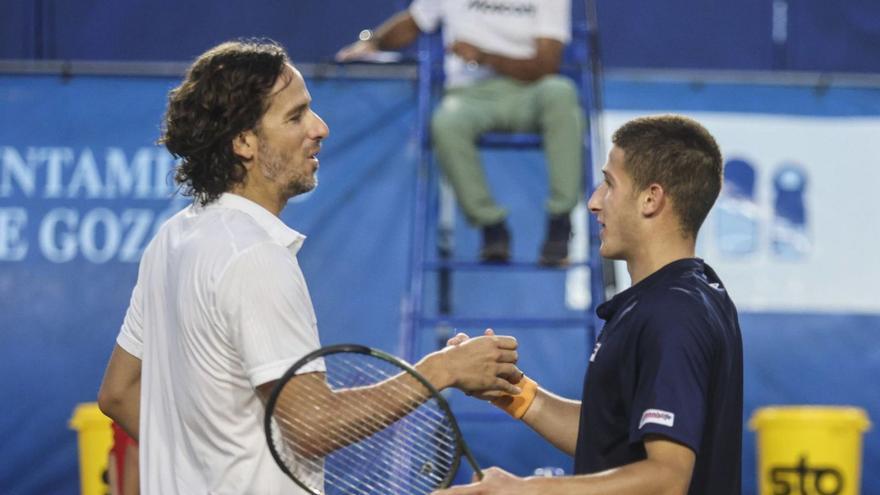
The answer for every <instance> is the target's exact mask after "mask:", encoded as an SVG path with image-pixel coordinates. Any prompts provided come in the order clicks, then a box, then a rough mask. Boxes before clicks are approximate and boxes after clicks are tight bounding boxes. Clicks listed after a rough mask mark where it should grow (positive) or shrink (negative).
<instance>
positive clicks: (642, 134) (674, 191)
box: [611, 115, 723, 238]
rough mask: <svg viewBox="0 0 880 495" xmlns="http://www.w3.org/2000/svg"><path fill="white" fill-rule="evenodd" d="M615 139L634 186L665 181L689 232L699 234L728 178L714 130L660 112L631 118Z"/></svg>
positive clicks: (661, 183) (666, 187) (643, 187)
mask: <svg viewBox="0 0 880 495" xmlns="http://www.w3.org/2000/svg"><path fill="white" fill-rule="evenodd" d="M611 141H612V142H613V143H614V144H615V145H616V146H617V147H618V148H621V149H622V150H623V152H624V164H625V168H626V170H627V172H628V173H629V174H630V176H631V177H632V179H633V184H634V190H635V191H642V190H644V189H645V188H647V187H648V186H650V185H651V184H660V186H662V187H663V190H664V191H665V192H666V194H668V195H669V197H670V198H672V206H673V210H674V211H675V212H676V213H677V214H678V218H679V220H680V222H681V227H682V231H683V233H684V234H685V235H687V236H692V237H694V238H696V236H697V232H699V230H700V226H701V225H702V224H703V221H704V220H705V219H706V216H707V215H708V214H709V210H710V209H711V208H712V205H713V204H715V200H716V199H717V198H718V193H719V192H720V191H721V182H722V176H723V162H722V158H721V150H720V149H719V148H718V143H716V142H715V138H713V137H712V135H711V134H709V131H707V130H706V128H705V127H703V126H702V125H700V124H699V123H698V122H697V121H695V120H693V119H689V118H687V117H683V116H680V115H658V116H650V117H640V118H637V119H634V120H631V121H629V122H627V123H626V124H624V125H623V126H622V127H620V129H618V130H617V131H616V132H615V133H614V136H613V137H612V138H611Z"/></svg>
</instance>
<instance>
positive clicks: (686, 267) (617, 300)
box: [596, 258, 717, 321]
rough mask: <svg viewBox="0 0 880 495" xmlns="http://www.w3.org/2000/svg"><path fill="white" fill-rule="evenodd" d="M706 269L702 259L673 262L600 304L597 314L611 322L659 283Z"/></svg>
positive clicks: (685, 259) (684, 259)
mask: <svg viewBox="0 0 880 495" xmlns="http://www.w3.org/2000/svg"><path fill="white" fill-rule="evenodd" d="M704 268H705V263H704V262H703V260H702V259H700V258H683V259H680V260H676V261H673V262H671V263H669V264H667V265H665V266H663V267H661V268H660V269H659V270H657V271H656V272H654V273H652V274H650V275H648V276H647V277H645V278H644V279H642V280H641V281H640V282H639V283H637V284H636V285H633V286H632V287H630V288H628V289H626V290H624V291H623V292H621V293H619V294H617V295H615V296H614V297H612V298H611V299H609V300H608V301H605V302H604V303H602V304H600V305H599V307H597V308H596V314H597V315H598V316H599V318H602V319H603V320H605V321H610V320H611V319H612V318H614V315H615V314H616V313H617V311H618V310H620V309H621V308H623V307H625V306H627V305H629V303H630V301H631V300H632V299H633V298H634V297H636V296H638V295H640V294H642V293H643V292H645V291H647V290H649V289H650V288H651V287H653V286H654V285H656V284H657V283H658V282H661V281H663V280H668V279H670V278H675V277H678V276H680V275H681V274H682V273H684V272H687V271H699V272H702V271H703V270H704ZM713 273H714V272H713ZM716 277H717V276H716Z"/></svg>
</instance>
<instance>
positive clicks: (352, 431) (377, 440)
mask: <svg viewBox="0 0 880 495" xmlns="http://www.w3.org/2000/svg"><path fill="white" fill-rule="evenodd" d="M324 359H325V365H326V368H327V373H326V377H323V376H320V375H317V374H312V375H301V376H298V377H297V378H296V379H297V380H300V382H298V387H299V385H301V384H303V383H306V384H307V386H306V387H304V389H303V390H304V391H305V392H304V393H300V395H308V396H310V397H300V398H299V399H298V400H301V401H305V402H307V403H308V407H309V408H310V412H311V413H312V414H315V416H312V417H311V418H309V419H304V418H303V417H300V415H298V414H296V412H295V411H284V410H282V409H280V408H276V409H275V411H274V412H273V416H274V419H275V421H277V423H279V425H278V426H280V427H279V428H273V429H272V431H273V433H276V434H277V436H276V437H275V438H273V444H274V445H275V446H276V450H277V451H278V452H280V453H282V455H281V457H282V458H283V460H284V461H285V463H286V464H287V467H288V469H290V470H291V472H293V473H294V475H295V476H296V477H297V478H299V479H300V480H301V481H307V480H308V479H310V478H309V474H310V473H314V472H320V471H322V470H323V473H324V476H323V486H320V485H321V483H320V482H317V483H315V485H317V486H312V488H313V489H315V490H317V491H319V492H321V493H327V494H363V495H366V494H414V495H418V494H425V493H429V492H431V491H433V490H434V489H435V488H437V487H438V486H440V484H441V482H442V481H444V480H445V479H446V478H447V477H448V475H449V474H450V471H451V470H452V468H453V466H454V465H455V462H456V460H457V451H456V446H457V442H456V439H455V432H454V430H453V428H452V426H451V424H450V422H449V420H448V418H447V416H446V413H445V411H444V410H443V409H441V407H440V406H439V403H438V402H437V401H436V399H433V398H429V397H431V394H430V392H429V391H428V390H427V388H426V387H424V385H422V384H421V383H419V382H418V381H417V380H415V379H414V378H412V377H409V376H406V379H405V380H396V381H387V380H388V379H389V378H392V377H394V376H396V375H398V374H399V373H400V369H399V368H397V367H396V366H394V365H391V364H389V363H386V362H385V361H383V360H380V359H377V358H374V357H372V356H369V355H364V354H336V355H330V356H326V357H325V358H324ZM303 380H314V382H312V383H308V382H303ZM325 380H326V382H325ZM383 382H384V383H383ZM377 384H379V385H378V386H377ZM368 386H369V387H373V392H374V393H371V394H370V395H369V403H364V402H363V401H361V402H360V403H358V402H356V401H345V400H343V401H341V403H340V402H339V401H338V398H339V396H337V397H336V399H335V400H333V401H331V400H329V399H327V400H323V399H320V397H322V396H327V397H329V396H328V395H327V394H321V393H318V392H317V391H315V392H310V390H315V389H312V388H311V387H323V388H327V387H329V388H330V389H331V390H333V391H336V393H337V394H340V396H341V394H345V393H347V392H350V391H351V389H357V388H360V387H368ZM379 389H381V392H379ZM298 392H299V388H298ZM426 399H427V401H426ZM340 404H341V405H340ZM358 409H359V410H358ZM364 412H367V413H369V414H364ZM401 414H402V415H401ZM329 419H332V420H333V421H332V422H333V423H336V424H344V425H346V428H333V429H332V431H326V430H322V429H321V428H320V427H319V426H316V425H320V424H322V423H324V420H329ZM276 430H277V431H276ZM292 439H297V440H292ZM297 441H298V443H299V445H300V447H301V448H299V449H297V445H296V443H297ZM308 444H323V445H329V446H330V447H331V448H332V449H334V450H332V451H331V452H330V453H329V454H327V455H326V456H324V457H314V456H307V455H302V454H301V453H300V452H305V453H308V451H309V449H308Z"/></svg>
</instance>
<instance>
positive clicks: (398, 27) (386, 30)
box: [372, 11, 421, 50]
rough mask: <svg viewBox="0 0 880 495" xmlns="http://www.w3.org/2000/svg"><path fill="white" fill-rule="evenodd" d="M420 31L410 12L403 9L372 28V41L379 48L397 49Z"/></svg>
mask: <svg viewBox="0 0 880 495" xmlns="http://www.w3.org/2000/svg"><path fill="white" fill-rule="evenodd" d="M420 33H421V31H420V30H419V26H418V25H417V24H416V22H415V20H413V18H412V16H411V15H410V13H409V12H408V11H403V12H399V13H397V14H396V15H394V16H393V17H391V18H390V19H388V20H387V21H385V22H383V23H382V25H380V26H379V27H377V28H376V29H375V30H373V39H372V42H373V44H375V46H376V48H378V49H379V50H399V49H401V48H403V47H405V46H408V45H409V44H411V43H412V42H413V41H415V40H416V38H418V37H419V34H420Z"/></svg>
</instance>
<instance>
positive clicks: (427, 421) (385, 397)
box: [275, 377, 455, 449]
mask: <svg viewBox="0 0 880 495" xmlns="http://www.w3.org/2000/svg"><path fill="white" fill-rule="evenodd" d="M303 378H306V377H303ZM320 386H323V382H322V385H320ZM401 389H403V390H402V391H400V392H398V390H401ZM407 389H409V387H404V386H401V385H397V386H396V387H395V390H392V391H389V393H388V394H382V395H378V394H376V395H375V396H374V397H371V399H372V400H373V401H374V402H377V403H379V405H380V406H387V409H388V410H390V409H392V408H394V407H395V406H396V405H398V404H399V403H400V401H398V400H395V399H394V397H398V396H409V397H416V395H414V394H406V393H405V390H407ZM420 400H421V399H420ZM313 403H314V404H313V406H312V407H313V408H314V409H319V410H321V411H322V414H321V415H320V416H318V417H317V418H316V419H317V420H318V421H316V422H317V423H319V424H320V423H323V421H322V420H323V419H324V418H327V417H329V416H336V417H340V418H343V419H348V420H351V421H349V422H348V424H347V426H348V427H349V429H353V430H355V432H356V433H360V434H362V435H364V436H368V435H370V434H372V433H374V432H377V431H381V430H383V429H385V428H386V427H388V426H390V425H391V424H393V423H395V422H396V421H397V418H392V419H389V420H387V421H378V420H375V419H374V418H372V417H369V416H368V417H367V418H365V420H366V423H367V424H366V425H364V424H358V423H357V422H356V421H353V420H354V419H355V418H354V416H353V415H346V414H345V412H346V409H345V408H335V409H334V408H333V407H332V404H331V403H330V402H329V401H319V400H317V399H315V400H313ZM322 406H324V407H322ZM370 406H371V405H367V406H366V407H370ZM409 414H410V415H411V416H412V417H413V418H414V419H417V420H419V421H404V422H402V423H401V425H402V427H409V428H412V429H415V430H418V432H417V433H416V434H418V433H421V434H431V433H433V432H435V431H436V427H437V426H438V425H439V424H441V423H443V422H444V421H445V415H444V414H443V413H442V412H441V411H440V410H439V408H436V407H434V408H431V407H418V408H416V409H414V410H412V411H410V413H409ZM275 416H276V417H277V418H279V419H281V420H282V421H285V420H286V421H287V422H288V423H290V424H291V425H292V423H291V421H290V420H291V418H290V417H289V415H288V414H285V413H284V412H283V411H281V410H276V413H275ZM293 419H294V420H296V418H293ZM297 421H298V423H299V424H301V425H302V427H303V428H304V429H305V431H303V432H302V433H303V436H305V437H311V438H314V437H312V435H311V434H310V431H315V428H312V427H310V426H309V425H308V424H306V423H304V422H302V421H299V420H297ZM426 425H427V426H430V428H429V427H426ZM318 433H319V434H322V435H323V433H321V432H318ZM335 433H336V434H335V435H330V436H328V437H327V438H334V437H336V436H339V440H337V441H335V442H332V443H333V444H334V445H335V446H336V447H339V446H343V445H345V444H346V443H348V442H351V441H352V440H354V439H356V438H357V437H356V435H350V434H349V435H346V434H345V433H343V432H335ZM439 441H441V442H443V441H442V440H439ZM443 444H444V446H445V447H450V448H453V449H454V447H455V441H454V440H453V439H452V437H451V436H450V437H449V441H445V442H443Z"/></svg>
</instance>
